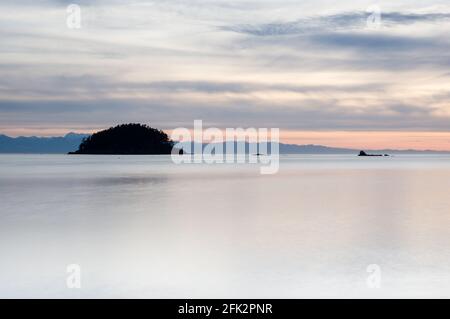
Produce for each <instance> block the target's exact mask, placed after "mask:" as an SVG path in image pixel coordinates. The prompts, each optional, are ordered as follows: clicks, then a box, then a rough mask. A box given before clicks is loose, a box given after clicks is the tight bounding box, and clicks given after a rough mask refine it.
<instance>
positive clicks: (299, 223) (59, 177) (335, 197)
mask: <svg viewBox="0 0 450 319" xmlns="http://www.w3.org/2000/svg"><path fill="white" fill-rule="evenodd" d="M449 189H450V157H449V156H395V157H390V158H358V157H355V156H330V155H326V156H282V157H281V164H280V171H279V173H278V174H276V175H260V174H259V166H257V165H248V164H247V165H206V164H201V165H200V164H185V165H174V164H172V163H171V160H170V157H165V156H156V157H151V156H136V157H135V156H66V155H1V156H0V258H1V259H0V260H1V262H0V297H63V298H67V297H152V298H188V297H189V298H202V297H203V298H205V297H208V298H215V297H225V298H226V297H234V298H236V297H242V298H262V297H272V298H281V297H285V298H291V297H293V298H294V297H344V298H345V297H363V298H364V297H447V298H448V297H450V249H449V247H450V196H449ZM69 264H78V265H80V267H81V289H68V288H67V286H66V278H67V276H68V273H67V272H66V267H67V265H69ZM371 264H376V265H377V266H376V267H379V269H380V272H379V273H378V272H377V273H376V274H373V273H372V274H371V273H369V272H367V267H368V265H371ZM378 274H380V276H378ZM374 275H376V277H373V276H374ZM369 276H372V277H370V278H372V279H373V278H375V280H376V279H377V278H379V279H380V280H379V281H377V280H376V281H375V282H376V283H378V282H379V283H380V288H372V289H371V288H369V286H368V284H367V279H368V277H369Z"/></svg>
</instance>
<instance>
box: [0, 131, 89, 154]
mask: <svg viewBox="0 0 450 319" xmlns="http://www.w3.org/2000/svg"><path fill="white" fill-rule="evenodd" d="M88 136H89V135H88V134H76V133H69V134H66V135H65V136H61V137H36V136H31V137H23V136H20V137H9V136H6V135H0V153H22V154H23V153H25V154H65V153H68V152H71V151H74V150H77V149H78V146H79V145H80V143H81V142H82V140H83V138H85V137H88Z"/></svg>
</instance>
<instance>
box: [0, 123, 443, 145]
mask: <svg viewBox="0 0 450 319" xmlns="http://www.w3.org/2000/svg"><path fill="white" fill-rule="evenodd" d="M105 128H106V127H105ZM105 128H102V127H99V128H94V127H89V128H88V127H85V128H82V127H72V128H59V127H57V128H4V129H0V134H5V135H8V136H12V137H17V136H42V137H50V136H63V135H65V134H67V133H69V132H74V133H86V134H91V133H94V132H96V131H100V130H102V129H105ZM207 128H208V127H207V126H205V127H203V129H207ZM164 131H165V132H166V133H167V134H169V135H170V133H171V130H169V129H165V130H164ZM280 142H281V143H286V144H299V145H304V144H316V145H323V146H329V147H339V148H352V149H364V150H370V149H372V150H376V149H398V150H405V149H414V150H436V151H450V132H402V131H294V130H280Z"/></svg>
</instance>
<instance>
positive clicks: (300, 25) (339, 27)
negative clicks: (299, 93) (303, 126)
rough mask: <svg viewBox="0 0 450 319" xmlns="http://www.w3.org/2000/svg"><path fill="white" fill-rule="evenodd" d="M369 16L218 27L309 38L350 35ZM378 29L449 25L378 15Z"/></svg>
mask: <svg viewBox="0 0 450 319" xmlns="http://www.w3.org/2000/svg"><path fill="white" fill-rule="evenodd" d="M370 14H371V13H366V12H346V13H339V14H333V15H327V16H314V17H307V18H303V19H299V20H296V21H291V22H272V23H262V24H238V25H230V26H222V27H221V29H222V30H226V31H232V32H237V33H243V34H249V35H255V36H282V35H295V34H311V33H322V32H329V31H352V30H364V29H366V28H367V18H368V17H369V16H370ZM381 18H382V25H383V27H386V28H392V27H395V26H402V25H411V24H415V23H424V22H426V23H439V22H443V21H450V13H423V14H415V13H400V12H387V13H382V15H381Z"/></svg>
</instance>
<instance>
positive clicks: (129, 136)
mask: <svg viewBox="0 0 450 319" xmlns="http://www.w3.org/2000/svg"><path fill="white" fill-rule="evenodd" d="M172 146H173V142H172V141H171V140H170V139H169V137H168V136H167V134H166V133H164V132H163V131H161V130H158V129H155V128H152V127H149V126H147V125H142V124H122V125H118V126H116V127H112V128H109V129H107V130H104V131H100V132H97V133H95V134H92V135H91V136H89V137H87V138H85V139H84V140H83V142H82V143H81V144H80V146H79V148H78V150H77V151H76V152H71V153H69V154H139V155H144V154H170V153H171V150H172Z"/></svg>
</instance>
